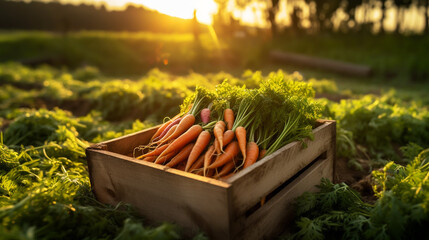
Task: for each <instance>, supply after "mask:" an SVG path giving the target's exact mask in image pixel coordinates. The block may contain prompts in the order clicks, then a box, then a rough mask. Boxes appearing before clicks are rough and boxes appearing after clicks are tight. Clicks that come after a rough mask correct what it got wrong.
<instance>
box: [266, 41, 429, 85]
mask: <svg viewBox="0 0 429 240" xmlns="http://www.w3.org/2000/svg"><path fill="white" fill-rule="evenodd" d="M428 43H429V36H427V35H422V36H398V35H375V36H374V35H368V34H359V35H358V34H348V35H346V34H326V35H323V34H322V35H315V36H312V35H311V36H306V35H303V36H299V37H296V36H283V37H279V38H278V39H276V40H275V41H274V43H273V46H272V47H273V48H275V49H281V50H284V51H289V52H295V53H302V54H307V55H311V56H317V57H325V58H330V59H335V60H342V61H346V62H351V63H356V64H364V65H368V66H370V67H372V68H373V69H374V71H375V74H376V76H377V77H378V78H383V79H387V80H394V79H399V80H400V81H403V80H404V79H406V80H411V81H426V80H428V79H429V70H428V69H429V68H428V67H429V59H428V57H427V56H429V49H428V48H427V47H426V46H427V45H428Z"/></svg>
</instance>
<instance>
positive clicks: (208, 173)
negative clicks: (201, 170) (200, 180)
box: [206, 169, 216, 177]
mask: <svg viewBox="0 0 429 240" xmlns="http://www.w3.org/2000/svg"><path fill="white" fill-rule="evenodd" d="M215 173H216V169H209V170H208V171H207V173H206V177H213V175H214V174H215Z"/></svg>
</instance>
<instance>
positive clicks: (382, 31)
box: [379, 0, 387, 34]
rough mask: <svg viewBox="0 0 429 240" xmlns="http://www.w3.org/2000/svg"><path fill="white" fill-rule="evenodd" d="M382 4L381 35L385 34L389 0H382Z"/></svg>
mask: <svg viewBox="0 0 429 240" xmlns="http://www.w3.org/2000/svg"><path fill="white" fill-rule="evenodd" d="M380 2H381V17H380V31H379V33H381V34H383V33H384V19H385V18H386V2H387V0H380Z"/></svg>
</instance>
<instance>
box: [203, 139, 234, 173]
mask: <svg viewBox="0 0 429 240" xmlns="http://www.w3.org/2000/svg"><path fill="white" fill-rule="evenodd" d="M238 153H240V148H239V146H238V143H237V141H233V142H231V143H230V144H228V146H226V149H225V152H224V153H223V154H221V155H220V156H219V157H218V158H217V159H216V161H215V162H214V163H212V164H211V165H210V166H209V167H208V168H209V169H210V168H218V167H221V166H223V165H225V164H226V163H228V162H230V161H232V160H233V159H234V157H235V156H237V155H238Z"/></svg>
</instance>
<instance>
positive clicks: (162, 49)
mask: <svg viewBox="0 0 429 240" xmlns="http://www.w3.org/2000/svg"><path fill="white" fill-rule="evenodd" d="M427 44H429V38H428V37H427V36H410V37H406V36H396V35H381V36H374V35H353V34H351V35H335V34H328V35H317V36H288V35H285V36H279V37H277V38H276V39H274V41H272V42H271V41H268V40H266V39H261V38H256V37H248V38H244V39H237V38H231V37H228V38H225V37H223V38H222V37H219V42H217V41H215V40H214V38H213V37H212V36H210V35H208V34H204V35H202V36H201V38H200V41H199V42H195V41H194V39H193V36H192V35H191V34H172V35H169V34H153V33H126V32H123V33H113V32H75V33H69V34H67V35H60V34H55V33H46V32H1V33H0V62H4V61H28V60H37V59H41V60H43V58H45V59H46V58H50V59H51V61H52V62H53V63H54V64H56V65H57V66H62V65H63V66H67V67H70V68H76V67H79V66H82V65H85V64H86V65H91V66H96V67H98V68H99V69H100V70H101V71H102V72H104V73H107V74H115V75H122V76H124V75H132V74H143V73H146V72H147V71H148V70H150V69H152V68H154V67H158V68H161V69H163V70H166V71H169V72H172V73H180V74H183V73H188V71H189V70H193V71H196V72H218V71H221V70H224V71H228V72H236V73H238V74H241V72H243V70H245V69H247V68H249V69H252V70H260V69H267V68H271V69H270V70H272V63H271V62H270V61H269V59H267V57H266V56H267V53H268V52H269V51H270V50H273V49H279V50H285V51H290V52H296V53H302V54H308V55H312V56H319V57H326V58H331V59H335V60H343V61H347V62H352V63H356V64H365V65H368V66H370V67H372V68H373V69H374V72H375V75H374V76H373V77H372V78H371V80H372V81H382V82H392V81H396V82H404V81H406V82H426V81H427V80H428V79H429V70H428V69H429V68H428V66H429V60H428V58H427V56H429V49H428V48H427V47H425V46H427ZM282 67H287V66H282ZM289 67H290V66H289ZM292 67H293V66H292ZM294 69H296V67H294ZM303 70H309V69H303ZM310 70H311V69H310Z"/></svg>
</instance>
